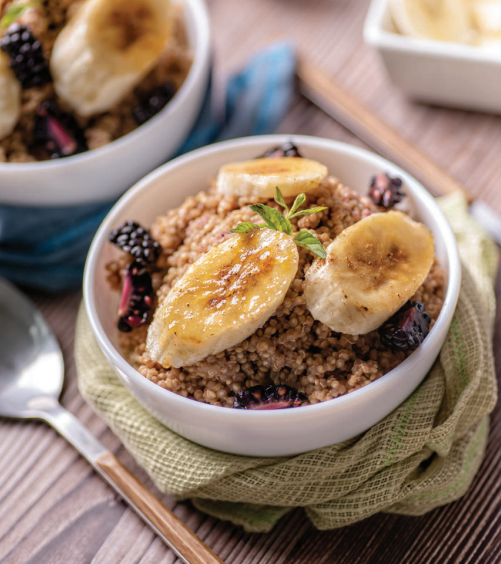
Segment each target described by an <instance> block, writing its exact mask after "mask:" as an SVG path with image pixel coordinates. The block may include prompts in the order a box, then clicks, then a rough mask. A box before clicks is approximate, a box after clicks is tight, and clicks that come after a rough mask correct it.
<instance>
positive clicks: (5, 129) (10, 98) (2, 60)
mask: <svg viewBox="0 0 501 564" xmlns="http://www.w3.org/2000/svg"><path fill="white" fill-rule="evenodd" d="M20 115H21V85H20V84H19V81H18V80H17V79H16V77H15V76H14V73H13V72H12V71H11V69H10V67H9V57H8V56H7V55H5V54H4V53H2V52H0V139H3V138H4V137H7V135H10V134H11V133H12V131H13V130H14V127H16V123H17V122H18V120H19V116H20Z"/></svg>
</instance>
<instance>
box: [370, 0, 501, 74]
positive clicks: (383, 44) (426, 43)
mask: <svg viewBox="0 0 501 564" xmlns="http://www.w3.org/2000/svg"><path fill="white" fill-rule="evenodd" d="M389 1H390V0H372V2H371V4H370V6H369V10H368V12H367V16H366V18H365V23H364V30H363V35H364V40H365V41H366V43H369V44H370V45H372V46H374V47H377V48H386V49H394V50H396V51H401V52H404V53H412V54H420V55H434V56H437V57H444V58H447V59H450V60H465V59H466V60H468V61H474V62H484V63H496V64H501V50H500V51H499V52H498V51H496V50H494V49H488V48H486V47H482V46H477V45H466V44H462V43H453V42H447V41H438V40H435V39H424V38H420V37H411V36H408V35H401V34H399V33H396V32H390V31H387V30H385V29H384V27H383V21H384V18H385V16H386V14H387V12H388V11H389Z"/></svg>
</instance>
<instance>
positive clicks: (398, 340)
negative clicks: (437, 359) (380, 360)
mask: <svg viewBox="0 0 501 564" xmlns="http://www.w3.org/2000/svg"><path fill="white" fill-rule="evenodd" d="M430 322H431V317H430V315H429V314H428V313H426V311H425V309H424V304H422V303H421V302H407V303H406V304H405V305H404V307H402V308H401V309H399V310H398V311H397V313H395V315H393V316H392V317H390V319H388V321H387V322H386V323H384V324H383V325H382V326H381V327H380V328H379V336H380V338H381V343H382V344H383V345H384V346H385V347H388V348H390V349H392V350H395V351H415V350H416V349H417V348H418V347H419V346H420V345H421V343H422V342H423V341H424V340H425V338H426V336H427V335H428V333H429V332H430Z"/></svg>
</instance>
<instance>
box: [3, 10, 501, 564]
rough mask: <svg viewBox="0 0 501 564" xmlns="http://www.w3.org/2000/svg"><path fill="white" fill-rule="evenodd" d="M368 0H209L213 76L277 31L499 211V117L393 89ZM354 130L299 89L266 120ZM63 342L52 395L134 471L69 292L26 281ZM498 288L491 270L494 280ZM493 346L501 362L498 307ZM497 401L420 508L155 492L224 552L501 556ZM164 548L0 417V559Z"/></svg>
mask: <svg viewBox="0 0 501 564" xmlns="http://www.w3.org/2000/svg"><path fill="white" fill-rule="evenodd" d="M368 3H369V2H368V0H209V2H208V4H209V9H210V13H211V19H212V26H213V37H214V46H215V62H216V73H217V80H216V84H217V86H218V87H221V85H222V84H223V81H224V78H225V76H226V75H227V73H228V72H230V71H231V70H232V69H235V68H237V67H238V66H239V65H240V64H242V63H243V62H244V61H245V60H246V59H247V57H248V56H249V55H250V54H251V53H252V52H253V51H254V50H255V49H256V48H259V47H260V46H264V45H266V44H267V43H269V42H270V41H272V40H273V39H276V38H278V37H287V38H289V39H292V40H293V41H295V42H296V43H297V44H298V45H300V46H301V47H302V48H303V49H305V50H307V51H308V53H309V54H310V56H311V58H312V59H313V60H314V61H315V62H316V63H317V64H319V65H321V66H323V67H324V68H325V69H327V70H328V71H330V72H331V73H332V74H333V75H335V76H336V77H337V78H338V80H339V81H340V82H341V83H342V84H343V85H344V86H345V87H346V88H348V89H349V90H350V91H352V92H353V93H354V94H355V95H356V96H358V97H359V98H361V99H362V100H363V101H365V102H366V103H367V104H368V105H369V106H371V107H372V108H373V109H374V110H375V111H376V112H377V113H378V114H379V115H380V116H382V117H383V118H384V119H385V120H387V121H388V122H389V123H390V124H392V125H393V126H394V127H396V128H398V129H399V130H400V131H401V132H402V134H403V135H405V136H406V137H407V138H409V139H410V140H412V141H413V142H414V143H416V144H417V145H418V146H419V147H421V148H422V149H423V150H424V151H426V152H427V153H429V154H431V155H433V157H434V158H435V159H436V161H437V162H438V163H439V164H440V165H442V166H443V167H445V168H447V169H449V170H450V171H451V172H452V173H453V174H454V175H455V176H456V177H457V178H458V179H460V180H461V181H462V182H463V183H464V184H465V185H466V186H468V188H470V189H471V191H472V192H474V193H475V194H477V195H479V196H481V197H482V198H483V199H484V200H485V201H487V202H489V203H490V204H491V205H492V206H493V207H494V208H495V209H496V210H497V211H498V212H500V213H501V196H500V176H501V159H500V155H501V117H493V116H490V115H481V114H476V113H467V112H462V111H455V110H446V109H439V108H431V107H426V106H422V105H416V104H413V103H410V102H408V101H406V100H405V99H404V98H403V97H402V96H401V95H400V94H399V92H397V91H396V90H395V89H394V88H392V87H391V85H389V84H388V82H387V80H386V78H385V76H384V74H383V72H382V69H381V67H380V66H379V64H378V61H377V59H376V57H375V55H374V53H373V52H371V50H370V49H369V48H367V47H366V46H365V45H364V44H363V41H362V26H363V20H364V18H365V13H366V10H367V7H368ZM279 131H280V132H284V133H302V134H308V135H318V136H323V137H329V138H333V139H339V140H342V141H348V142H350V143H356V144H360V145H361V143H360V142H359V141H358V140H357V139H355V138H353V136H351V135H350V134H349V133H348V132H346V131H345V130H343V129H342V128H341V127H340V126H339V125H337V124H336V123H335V122H333V121H332V120H331V119H330V118H328V117H326V116H325V115H324V114H323V113H322V112H320V111H319V110H317V109H316V108H315V107H313V106H311V105H310V104H309V103H308V102H306V101H305V100H304V99H302V98H301V97H300V96H299V95H298V96H296V98H295V100H294V104H293V106H292V108H291V110H290V112H289V114H288V115H287V117H286V119H285V120H284V122H283V123H282V125H281V126H280V129H279ZM30 295H31V297H32V298H33V299H34V300H35V302H36V303H37V304H38V306H39V307H40V308H41V310H42V311H43V313H44V315H45V316H46V317H47V319H48V321H49V322H50V323H51V325H52V327H53V328H54V330H55V332H56V334H57V336H58V338H59V339H60V342H61V344H62V347H63V352H64V356H65V360H66V367H67V384H66V387H65V391H64V394H63V397H62V401H63V403H64V405H65V406H66V407H67V408H69V409H70V410H71V411H72V412H73V413H75V414H76V415H77V417H79V418H80V419H81V420H82V421H83V423H84V424H85V425H87V426H88V428H89V429H90V430H91V431H92V432H93V433H94V434H95V435H96V436H97V437H99V439H100V440H101V441H102V442H103V443H104V444H105V445H106V446H107V447H109V448H110V449H111V450H112V451H114V452H115V453H116V454H117V456H118V457H119V458H120V459H121V461H122V462H123V463H124V464H126V465H127V466H128V467H129V468H130V469H131V470H132V471H133V472H134V473H136V474H137V476H139V477H140V478H141V479H143V480H145V481H146V482H147V483H148V485H150V486H151V482H148V480H147V478H146V475H145V473H144V472H143V471H142V470H141V469H140V468H139V467H138V466H137V465H136V464H135V463H134V461H133V460H132V458H131V456H130V455H129V454H128V453H127V452H126V451H125V450H124V448H123V447H122V446H121V444H120V443H119V441H118V440H117V438H116V437H115V436H114V435H113V433H112V432H111V431H110V430H109V429H107V428H106V426H105V425H104V423H103V422H102V421H101V420H100V419H99V417H97V416H96V415H94V413H93V412H92V411H91V409H90V408H89V407H88V406H87V405H86V404H85V403H84V401H83V400H82V398H81V397H80V395H79V394H78V391H77V386H76V378H75V367H74V363H73V337H74V323H75V316H76V311H77V307H78V305H79V302H80V299H81V295H80V293H71V294H67V295H62V296H57V297H54V296H47V295H42V294H41V293H31V294H30ZM497 296H498V299H499V298H501V282H500V281H499V280H498V283H497ZM494 347H495V350H496V360H497V372H498V375H501V314H499V313H498V316H497V323H496V336H495V342H494ZM500 439H501V409H499V408H498V409H497V410H496V411H495V413H494V414H493V416H492V429H491V435H490V440H489V446H488V450H487V455H486V457H485V461H484V463H483V465H482V467H481V469H480V472H479V474H478V476H477V478H476V479H475V482H474V484H473V486H472V488H471V489H470V491H469V493H468V494H467V495H466V496H465V497H464V498H463V499H461V500H460V501H458V502H456V503H453V504H451V505H449V506H447V507H443V508H441V509H437V510H436V511H433V512H432V513H430V514H428V515H425V516H423V517H420V518H411V517H401V516H392V515H382V514H381V515H375V516H373V517H372V518H370V519H368V520H366V521H364V522H362V523H359V524H357V525H354V526H351V527H347V528H345V529H341V530H338V531H327V532H318V531H316V530H315V529H314V528H313V527H312V526H311V524H310V523H309V522H308V520H307V519H306V517H305V515H304V513H303V512H302V511H301V510H296V511H293V512H292V513H290V514H288V515H286V516H285V517H284V518H283V519H282V520H281V521H280V523H279V524H278V526H277V527H276V528H275V530H274V531H273V532H272V533H270V534H268V535H257V534H245V533H244V532H243V531H242V530H241V529H240V528H238V527H234V526H232V525H230V524H228V523H225V522H222V521H218V520H216V519H213V518H209V517H207V516H206V515H204V514H201V513H199V512H197V511H195V510H194V509H193V508H192V507H191V506H190V504H189V503H176V502H175V501H174V500H172V499H170V498H168V497H165V498H164V500H165V502H166V503H167V505H168V506H169V507H172V508H174V510H175V512H176V514H177V515H179V516H180V517H181V518H182V519H183V520H184V521H185V522H186V523H187V525H188V526H189V527H191V528H192V529H193V530H194V531H196V533H197V534H198V535H199V536H200V537H201V538H203V539H204V540H205V541H206V542H207V544H208V545H209V546H211V547H212V548H213V549H214V551H215V552H217V553H218V554H219V555H220V556H221V558H222V559H223V560H224V561H225V562H227V563H235V564H237V563H242V564H243V563H245V564H251V563H254V564H257V563H263V564H265V563H266V564H278V563H285V562H287V563H288V564H322V563H336V564H341V563H342V564H351V563H368V562H370V563H371V564H372V563H385V564H393V563H394V564H397V563H398V564H402V563H405V564H407V563H409V564H410V563H412V564H414V563H416V564H417V563H423V564H424V563H426V564H428V563H431V562H433V563H438V562H449V563H458V562H461V563H464V564H466V563H470V562H474V563H477V562H482V563H484V562H485V563H490V562H492V563H495V562H497V563H499V562H501V527H500V524H501V465H500V458H501V450H500V449H499V447H498V445H499V441H500ZM175 560H176V558H175V557H174V556H173V554H172V553H171V552H170V551H169V550H168V549H167V548H166V547H165V546H164V545H163V544H162V542H161V541H159V540H158V539H157V538H155V536H154V534H153V533H152V532H151V531H150V530H149V529H148V528H147V527H146V526H145V525H143V523H142V522H141V521H140V520H139V519H138V518H137V517H136V516H135V515H134V514H133V513H132V512H131V511H130V510H129V509H128V508H127V507H126V506H125V505H124V503H123V502H121V501H120V500H118V499H117V498H116V496H115V495H114V494H113V493H112V491H111V490H110V489H109V488H108V487H107V486H106V485H105V484H104V483H103V482H102V481H101V479H100V478H98V477H97V476H96V475H95V474H94V473H93V471H92V470H91V469H90V467H89V465H88V464H87V463H86V462H85V461H84V460H83V459H82V458H80V457H79V456H78V455H77V453H76V452H75V451H74V450H73V449H72V448H71V447H70V446H68V445H67V444H66V443H65V442H64V440H63V439H61V438H60V437H59V436H57V435H56V434H55V432H54V431H52V430H51V429H49V428H48V427H46V426H44V425H42V424H36V423H31V424H26V423H18V422H15V421H1V422H0V562H2V563H3V564H24V563H30V564H48V563H54V564H56V563H58V564H84V563H90V562H92V563H93V564H118V563H122V564H133V563H134V564H135V563H141V564H168V563H172V562H175Z"/></svg>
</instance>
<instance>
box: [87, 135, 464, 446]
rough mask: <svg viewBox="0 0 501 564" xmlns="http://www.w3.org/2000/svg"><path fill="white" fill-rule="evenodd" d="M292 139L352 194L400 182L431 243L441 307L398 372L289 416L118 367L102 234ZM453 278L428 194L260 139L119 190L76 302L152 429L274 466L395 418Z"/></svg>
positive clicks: (451, 252)
mask: <svg viewBox="0 0 501 564" xmlns="http://www.w3.org/2000/svg"><path fill="white" fill-rule="evenodd" d="M290 139H292V140H293V141H294V142H295V143H296V144H297V145H298V147H299V148H300V150H301V152H302V153H303V154H304V156H305V157H309V158H313V159H316V160H318V161H320V162H322V163H324V164H325V165H327V167H328V168H329V171H330V173H331V174H334V175H335V176H337V177H338V178H339V179H340V180H341V181H342V182H344V183H345V184H347V185H348V186H350V187H351V188H353V189H354V190H356V191H358V192H360V193H364V194H365V193H367V188H368V183H369V180H370V178H371V177H372V176H373V175H374V174H376V173H378V172H381V171H385V172H389V173H390V174H393V175H397V176H400V177H401V178H402V179H403V180H404V182H405V184H406V186H407V189H408V193H409V198H408V199H409V204H410V205H411V207H412V208H413V210H414V213H415V214H416V216H417V217H418V218H419V219H420V220H421V221H422V222H423V223H425V224H426V225H427V226H428V227H429V229H430V230H431V232H432V233H433V235H434V238H435V244H436V254H437V256H438V258H439V259H440V261H441V264H442V265H443V267H444V268H445V269H446V271H447V274H448V285H447V294H446V298H445V303H444V307H443V309H442V312H441V314H440V316H439V318H438V320H437V323H436V324H435V326H434V327H433V329H432V331H431V332H430V334H429V335H428V337H427V338H426V339H425V341H424V343H423V344H422V345H421V347H419V349H418V350H417V351H415V352H414V353H413V354H412V355H410V356H409V357H408V358H407V359H406V360H405V361H404V362H403V363H402V364H401V365H400V366H398V367H397V368H396V369H395V370H392V371H391V372H389V373H388V374H386V375H385V376H383V377H382V378H380V379H379V380H377V381H376V382H373V383H371V384H369V385H368V386H366V387H364V388H362V389H360V390H357V391H355V392H353V393H351V394H348V395H345V396H342V397H339V398H336V399H333V400H331V401H327V402H324V403H319V404H315V405H309V406H303V407H299V408H295V409H283V410H276V411H273V410H270V411H244V410H236V409H229V408H225V407H217V406H212V405H208V404H205V403H201V402H197V401H194V400H190V399H186V398H184V397H182V396H179V395H177V394H175V393H173V392H169V391H168V390H165V389H163V388H161V387H160V386H158V385H156V384H154V383H152V382H150V381H149V380H147V379H146V378H144V377H143V376H141V374H139V372H137V371H136V370H135V369H134V368H132V366H131V365H130V364H128V362H127V361H126V360H125V359H124V358H123V357H122V355H121V353H120V351H119V349H118V346H117V340H118V339H117V337H118V331H117V329H116V320H117V309H118V301H119V296H118V295H117V293H116V292H112V291H111V290H110V289H109V287H108V285H107V283H106V280H105V264H106V263H107V262H108V261H110V260H113V259H114V258H116V256H117V253H118V252H119V251H117V250H116V249H115V248H114V246H113V245H111V244H110V243H109V242H108V234H109V232H110V231H111V230H112V229H113V228H115V227H117V226H118V225H119V224H120V223H121V222H123V221H124V220H127V219H134V220H137V221H138V222H140V223H141V224H143V225H145V226H149V225H150V224H151V223H152V221H153V220H154V219H155V217H156V216H157V215H159V214H162V213H164V211H166V210H168V209H171V208H175V207H177V206H179V205H180V204H181V203H182V202H183V201H184V199H185V198H186V197H187V196H188V195H190V194H195V193H197V192H198V191H200V190H203V189H205V187H206V186H207V180H208V179H210V178H213V177H214V176H215V175H216V173H217V171H218V169H219V167H220V166H221V165H223V164H225V163H228V162H231V161H239V160H244V159H249V158H254V157H256V156H257V155H260V154H262V153H263V152H264V151H265V150H266V149H268V148H270V147H273V146H275V145H279V144H281V143H284V142H285V141H288V140H290ZM460 279H461V271H460V263H459V258H458V252H457V247H456V242H455V239H454V236H453V234H452V231H451V229H450V227H449V225H448V223H447V221H446V220H445V218H444V216H443V215H442V213H441V211H440V209H439V208H438V206H437V204H436V203H435V201H434V200H433V198H432V197H431V196H430V194H429V193H428V192H427V191H426V190H425V189H424V188H423V187H422V186H421V184H419V183H418V182H417V181H416V180H414V179H413V178H412V177H411V176H409V175H408V174H406V173H405V172H404V171H403V170H402V169H400V168H398V167H397V166H395V165H393V164H391V163H390V162H388V161H386V160H385V159H383V158H381V157H378V156H376V155H374V154H372V153H369V152H367V151H364V150H362V149H358V148H356V147H353V146H350V145H346V144H344V143H337V142H335V141H330V140H327V139H319V138H315V137H304V136H296V135H293V136H285V135H268V136H262V137H251V138H245V139H238V140H234V141H226V142H224V143H218V144H215V145H212V146H210V147H206V148H204V149H199V150H197V151H193V152H192V153H189V154H187V155H185V156H183V157H180V158H178V159H175V160H173V161H171V162H170V163H168V164H166V165H164V166H162V167H161V168H159V169H158V170H156V171H154V172H152V173H151V174H149V175H148V176H147V177H146V178H144V179H143V180H142V181H141V182H139V183H138V184H137V185H136V186H134V187H133V188H132V189H131V190H129V191H128V192H127V193H126V194H125V195H124V196H123V197H122V198H121V199H120V200H119V202H118V203H117V204H116V205H115V206H114V208H113V209H112V210H111V212H110V213H109V215H108V216H107V217H106V219H105V220H104V222H103V224H102V225H101V227H100V229H99V231H98V232H97V234H96V237H95V239H94V242H93V243H92V246H91V249H90V253H89V255H88V258H87V264H86V269H85V276H84V298H85V305H86V310H87V314H88V316H89V319H90V323H91V326H92V330H93V332H94V334H95V336H96V338H97V340H98V342H99V345H100V347H101V349H102V350H103V352H104V354H105V355H106V357H107V358H108V360H109V361H110V363H111V365H112V366H113V368H114V369H115V371H116V373H117V374H118V377H119V378H120V380H121V381H122V382H123V384H124V385H125V386H126V387H127V388H128V389H129V390H130V391H131V392H132V394H134V396H135V397H136V398H137V399H138V400H139V401H140V402H141V403H142V404H143V405H144V406H145V407H146V408H147V409H148V411H150V412H151V413H152V414H153V415H155V416H156V417H157V418H158V419H159V420H160V421H162V422H163V423H164V424H165V425H167V426H168V427H169V428H171V429H172V430H173V431H175V432H176V433H179V434H180V435H183V436H184V437H186V438H188V439H190V440H192V441H194V442H196V443H200V444H202V445H205V446H208V447H211V448H214V449H218V450H222V451H226V452H231V453H235V454H244V455H245V454H246V455H253V456H280V455H290V454H295V453H299V452H304V451H308V450H312V449H316V448H319V447H323V446H326V445H330V444H335V443H338V442H341V441H344V440H346V439H349V438H351V437H354V436H355V435H358V434H359V433H362V432H363V431H365V430H367V429H368V428H369V427H371V426H372V425H374V424H375V423H376V422H378V421H379V420H380V419H382V418H383V417H385V416H386V415H388V413H390V412H391V411H392V410H393V409H395V408H396V407H397V406H398V405H399V404H400V403H401V402H402V401H403V400H404V399H405V398H406V397H407V396H408V395H409V394H410V393H411V392H412V391H413V390H414V389H415V388H416V386H418V385H419V383H420V382H421V381H422V380H423V378H424V376H425V375H426V373H427V372H428V370H429V369H430V367H431V366H432V364H433V362H434V361H435V359H436V357H437V355H438V353H439V351H440V349H441V347H442V344H443V342H444V339H445V336H446V334H447V330H448V328H449V325H450V323H451V320H452V316H453V313H454V309H455V307H456V302H457V299H458V293H459V287H460Z"/></svg>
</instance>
